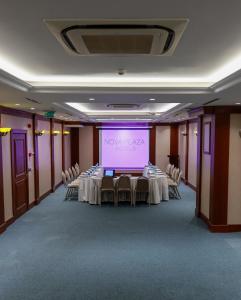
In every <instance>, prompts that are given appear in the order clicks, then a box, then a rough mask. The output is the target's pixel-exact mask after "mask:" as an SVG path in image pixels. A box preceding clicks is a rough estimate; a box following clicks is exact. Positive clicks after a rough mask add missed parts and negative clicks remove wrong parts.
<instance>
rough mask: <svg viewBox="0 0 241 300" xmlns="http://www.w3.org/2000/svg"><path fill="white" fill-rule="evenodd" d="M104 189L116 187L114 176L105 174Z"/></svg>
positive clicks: (103, 179) (102, 182)
mask: <svg viewBox="0 0 241 300" xmlns="http://www.w3.org/2000/svg"><path fill="white" fill-rule="evenodd" d="M101 188H102V189H114V180H113V177H110V176H104V177H103V178H102V181H101Z"/></svg>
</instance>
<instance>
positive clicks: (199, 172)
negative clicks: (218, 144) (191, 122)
mask: <svg viewBox="0 0 241 300" xmlns="http://www.w3.org/2000/svg"><path fill="white" fill-rule="evenodd" d="M197 132H198V134H197V184H196V191H197V193H196V209H195V214H196V216H197V217H200V214H201V191H202V147H203V116H202V115H201V116H199V117H198V122H197Z"/></svg>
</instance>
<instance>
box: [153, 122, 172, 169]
mask: <svg viewBox="0 0 241 300" xmlns="http://www.w3.org/2000/svg"><path fill="white" fill-rule="evenodd" d="M170 132H171V131H170V126H157V127H156V165H157V166H158V167H159V168H160V169H161V170H164V171H165V170H166V166H167V164H168V162H169V158H168V155H169V154H170Z"/></svg>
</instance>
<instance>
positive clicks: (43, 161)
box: [38, 120, 51, 196]
mask: <svg viewBox="0 0 241 300" xmlns="http://www.w3.org/2000/svg"><path fill="white" fill-rule="evenodd" d="M38 130H46V131H47V134H44V135H42V136H39V137H38V148H39V196H42V195H44V194H45V193H47V192H48V191H49V190H50V189H51V157H50V156H51V152H50V121H49V120H46V121H42V120H39V121H38Z"/></svg>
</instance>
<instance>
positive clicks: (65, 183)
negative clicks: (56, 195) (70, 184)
mask: <svg viewBox="0 0 241 300" xmlns="http://www.w3.org/2000/svg"><path fill="white" fill-rule="evenodd" d="M62 180H63V183H64V185H65V186H66V185H67V179H66V175H65V173H64V171H62Z"/></svg>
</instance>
